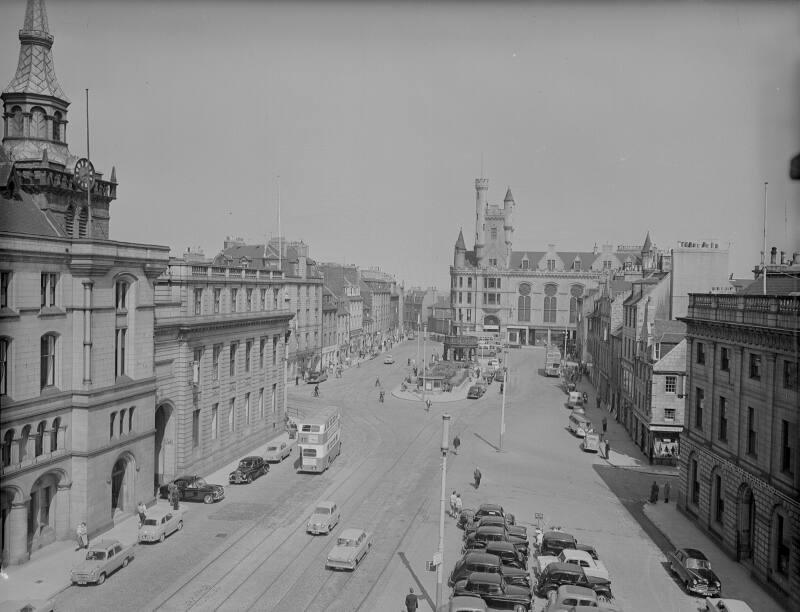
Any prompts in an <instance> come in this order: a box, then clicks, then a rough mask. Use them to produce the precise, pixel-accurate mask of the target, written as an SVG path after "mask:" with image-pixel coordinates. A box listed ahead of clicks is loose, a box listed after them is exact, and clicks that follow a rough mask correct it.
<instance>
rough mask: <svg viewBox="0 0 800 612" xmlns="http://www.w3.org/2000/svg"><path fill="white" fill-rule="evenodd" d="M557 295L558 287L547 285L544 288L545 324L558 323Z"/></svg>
mask: <svg viewBox="0 0 800 612" xmlns="http://www.w3.org/2000/svg"><path fill="white" fill-rule="evenodd" d="M556 293H558V286H557V285H545V287H544V322H545V323H555V322H556V308H557V306H558V304H557V303H556V302H557V298H556Z"/></svg>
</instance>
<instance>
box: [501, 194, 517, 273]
mask: <svg viewBox="0 0 800 612" xmlns="http://www.w3.org/2000/svg"><path fill="white" fill-rule="evenodd" d="M515 206H516V204H515V203H514V196H513V195H512V194H511V187H509V188H508V190H507V191H506V197H505V199H504V200H503V217H504V218H505V221H504V223H503V231H504V234H505V240H506V251H507V253H508V255H507V257H508V258H509V261H510V257H511V242H512V241H513V238H514V207H515Z"/></svg>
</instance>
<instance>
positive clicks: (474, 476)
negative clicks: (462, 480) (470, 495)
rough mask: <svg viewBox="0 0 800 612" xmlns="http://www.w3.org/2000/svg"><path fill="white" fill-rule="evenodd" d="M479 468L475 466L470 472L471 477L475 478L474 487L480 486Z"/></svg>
mask: <svg viewBox="0 0 800 612" xmlns="http://www.w3.org/2000/svg"><path fill="white" fill-rule="evenodd" d="M481 476H482V475H481V470H480V468H478V466H477V465H476V466H475V471H474V472H472V477H473V478H474V479H475V489H477V488H478V487H480V486H481Z"/></svg>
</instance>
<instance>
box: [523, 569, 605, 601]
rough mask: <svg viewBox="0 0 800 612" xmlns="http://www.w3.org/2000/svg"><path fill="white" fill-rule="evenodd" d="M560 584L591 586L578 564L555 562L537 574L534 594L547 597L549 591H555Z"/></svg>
mask: <svg viewBox="0 0 800 612" xmlns="http://www.w3.org/2000/svg"><path fill="white" fill-rule="evenodd" d="M562 584H574V585H577V586H582V587H586V588H592V585H591V584H590V583H589V581H588V580H587V578H586V574H585V573H584V572H583V568H582V567H581V566H580V565H575V564H573V563H558V562H555V563H551V564H550V565H548V566H547V567H546V568H545V569H544V571H543V572H542V573H541V574H539V579H538V581H537V582H536V594H537V595H538V596H539V597H547V596H548V595H547V594H548V593H549V592H550V591H557V590H558V587H560V586H561V585H562Z"/></svg>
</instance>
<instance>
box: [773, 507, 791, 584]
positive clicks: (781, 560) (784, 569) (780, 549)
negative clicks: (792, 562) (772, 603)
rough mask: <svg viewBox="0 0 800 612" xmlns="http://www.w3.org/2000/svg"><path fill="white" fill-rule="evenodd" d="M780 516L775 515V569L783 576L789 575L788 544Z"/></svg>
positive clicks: (781, 516) (782, 519)
mask: <svg viewBox="0 0 800 612" xmlns="http://www.w3.org/2000/svg"><path fill="white" fill-rule="evenodd" d="M787 536H788V534H787V533H786V528H785V526H784V518H783V515H782V514H779V513H776V514H775V544H776V546H775V557H776V558H775V566H776V567H775V569H776V570H777V571H778V573H780V574H783V575H784V576H786V575H788V573H789V551H790V548H789V542H788V541H787V540H788V537H787Z"/></svg>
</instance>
